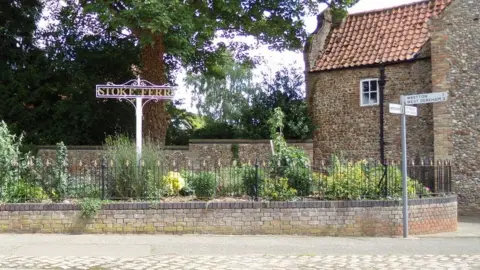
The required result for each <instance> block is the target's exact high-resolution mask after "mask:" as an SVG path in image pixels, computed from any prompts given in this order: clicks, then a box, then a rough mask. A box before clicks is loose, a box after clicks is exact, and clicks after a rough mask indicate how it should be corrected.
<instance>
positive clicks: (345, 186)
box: [314, 158, 429, 200]
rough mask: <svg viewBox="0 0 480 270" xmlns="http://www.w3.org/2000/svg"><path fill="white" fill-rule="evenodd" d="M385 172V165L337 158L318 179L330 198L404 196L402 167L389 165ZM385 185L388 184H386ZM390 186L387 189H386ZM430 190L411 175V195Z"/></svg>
mask: <svg viewBox="0 0 480 270" xmlns="http://www.w3.org/2000/svg"><path fill="white" fill-rule="evenodd" d="M386 170H387V173H386V175H385V176H384V168H383V166H378V165H373V166H372V165H369V163H368V162H367V161H366V160H362V161H358V162H355V163H352V162H341V161H340V160H338V159H336V158H334V159H333V163H332V165H331V167H330V169H329V172H328V173H327V174H316V175H315V177H314V183H315V185H316V186H317V188H318V190H319V191H320V193H321V194H322V195H323V196H324V197H325V198H326V199H332V200H359V199H379V198H383V197H385V196H389V197H392V198H400V197H401V196H402V174H401V171H400V169H399V168H398V167H396V166H388V167H387V168H386ZM384 185H385V186H384ZM382 187H386V191H387V193H386V194H385V191H384V190H383V189H382ZM419 192H422V193H423V194H424V195H428V194H429V191H428V190H427V189H426V188H425V187H424V186H423V185H422V184H421V183H419V182H418V181H415V180H413V179H411V178H408V196H409V197H415V196H416V195H417V193H419Z"/></svg>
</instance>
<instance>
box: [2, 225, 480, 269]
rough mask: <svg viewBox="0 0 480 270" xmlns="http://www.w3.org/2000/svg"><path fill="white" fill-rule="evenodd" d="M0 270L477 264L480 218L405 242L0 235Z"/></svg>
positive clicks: (443, 266) (450, 266)
mask: <svg viewBox="0 0 480 270" xmlns="http://www.w3.org/2000/svg"><path fill="white" fill-rule="evenodd" d="M0 269H92V270H100V269H480V218H477V219H471V220H467V221H465V222H464V223H463V224H462V223H461V226H460V228H459V232H457V233H455V234H451V233H449V234H440V235H436V236H433V237H431V236H429V237H424V236H420V237H413V238H409V239H402V238H329V237H300V236H295V237H294V236H205V235H185V236H168V235H155V236H149V235H136V236H135V235H0Z"/></svg>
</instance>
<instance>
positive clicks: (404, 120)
mask: <svg viewBox="0 0 480 270" xmlns="http://www.w3.org/2000/svg"><path fill="white" fill-rule="evenodd" d="M400 104H401V105H402V110H403V112H402V115H401V119H402V121H401V122H402V123H401V124H402V128H401V133H402V186H403V196H402V197H403V237H404V238H407V237H408V185H407V116H406V115H405V96H400Z"/></svg>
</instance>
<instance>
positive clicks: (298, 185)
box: [284, 167, 313, 196]
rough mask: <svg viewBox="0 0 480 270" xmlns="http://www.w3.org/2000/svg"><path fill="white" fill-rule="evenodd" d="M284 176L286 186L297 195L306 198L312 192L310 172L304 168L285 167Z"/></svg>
mask: <svg viewBox="0 0 480 270" xmlns="http://www.w3.org/2000/svg"><path fill="white" fill-rule="evenodd" d="M284 176H285V177H286V178H287V179H288V184H289V185H290V186H291V187H293V188H294V189H296V190H297V193H298V195H300V196H308V195H310V194H311V192H312V181H313V177H312V172H311V170H310V168H306V167H287V168H286V169H285V172H284Z"/></svg>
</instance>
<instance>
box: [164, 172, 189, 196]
mask: <svg viewBox="0 0 480 270" xmlns="http://www.w3.org/2000/svg"><path fill="white" fill-rule="evenodd" d="M163 181H164V183H165V186H166V188H167V191H168V194H169V195H178V194H179V191H180V190H182V189H183V188H184V187H185V180H184V179H183V177H182V176H181V175H180V173H178V172H169V173H168V174H167V175H165V176H164V177H163Z"/></svg>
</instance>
